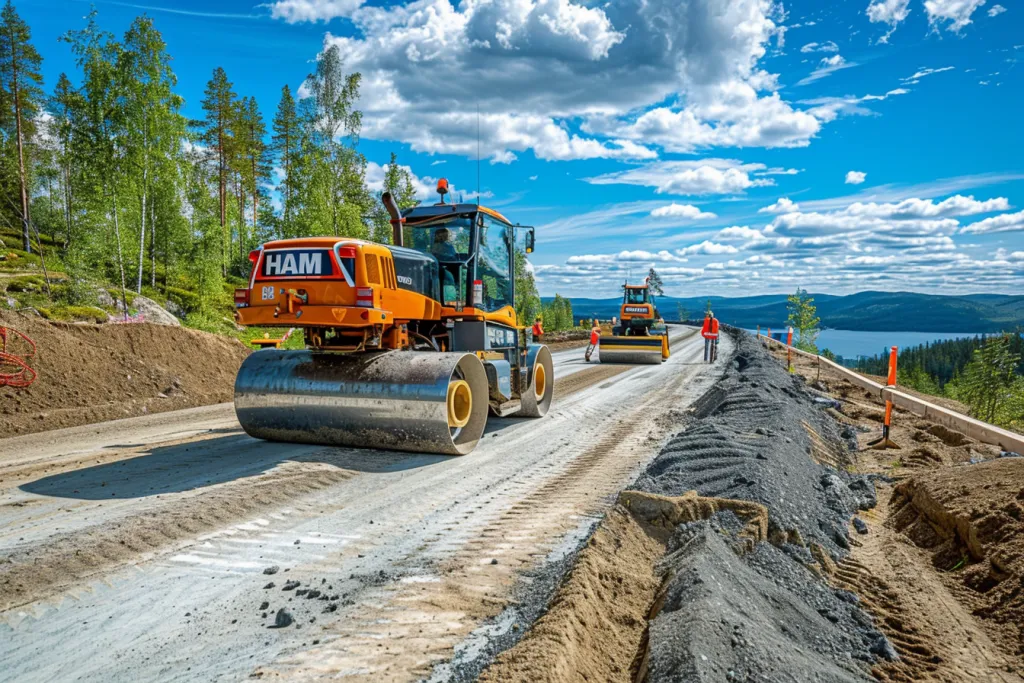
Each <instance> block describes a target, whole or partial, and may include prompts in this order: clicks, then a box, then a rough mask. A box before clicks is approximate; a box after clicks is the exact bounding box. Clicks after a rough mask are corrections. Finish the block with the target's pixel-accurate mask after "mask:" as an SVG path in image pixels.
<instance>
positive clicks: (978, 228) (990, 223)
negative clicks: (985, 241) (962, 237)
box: [960, 211, 1024, 235]
mask: <svg viewBox="0 0 1024 683" xmlns="http://www.w3.org/2000/svg"><path fill="white" fill-rule="evenodd" d="M1021 230H1024V211H1018V212H1017V213H1004V214H1001V215H999V216H993V217H992V218H986V219H984V220H981V221H978V222H977V223H971V224H970V225H968V226H965V227H963V228H962V229H961V230H960V233H961V234H974V235H983V234H985V233H990V232H1018V231H1021Z"/></svg>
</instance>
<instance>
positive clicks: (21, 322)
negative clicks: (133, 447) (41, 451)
mask: <svg viewBox="0 0 1024 683" xmlns="http://www.w3.org/2000/svg"><path fill="white" fill-rule="evenodd" d="M0 326H5V327H12V328H14V329H16V330H19V331H21V332H23V333H25V334H26V335H28V336H29V337H30V338H31V339H32V340H33V341H35V343H36V355H35V357H34V358H32V359H31V360H30V361H29V364H30V365H31V366H32V367H33V368H34V369H35V370H36V372H37V373H38V375H39V376H38V378H37V379H36V381H35V383H34V384H33V385H32V386H30V387H28V388H25V389H14V388H11V387H2V388H0V435H3V436H14V435H17V434H28V433H32V432H41V431H46V430H50V429H59V428H61V427H73V426H77V425H83V424H91V423H94V422H103V421H106V420H115V419H118V418H123V417H130V416H135V415H142V414H145V413H153V412H165V411H168V410H179V409H181V408H192V407H195V406H203V405H209V404H211V403H221V402H224V401H230V400H231V397H232V392H233V387H234V381H235V374H236V373H237V372H238V366H239V365H241V363H242V360H243V359H244V358H245V356H246V355H247V354H248V350H247V349H246V348H245V347H244V346H243V345H242V344H241V343H240V342H238V341H235V340H232V339H228V338H226V337H220V336H217V335H213V334H207V333H205V332H199V331H197V330H190V329H187V328H184V327H170V326H166V325H150V324H145V323H142V324H132V325H70V324H53V323H49V322H46V321H44V320H41V319H38V318H31V317H27V316H22V315H18V314H16V313H10V312H0ZM11 350H12V351H13V352H14V353H19V352H20V351H21V350H22V349H20V348H19V347H18V346H14V348H12V349H11Z"/></svg>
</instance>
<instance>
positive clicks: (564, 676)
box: [479, 506, 665, 683]
mask: <svg viewBox="0 0 1024 683" xmlns="http://www.w3.org/2000/svg"><path fill="white" fill-rule="evenodd" d="M664 549H665V546H664V545H663V544H661V543H659V542H658V541H656V540H654V539H653V538H651V537H650V536H649V535H647V534H646V533H645V532H644V530H643V529H642V528H641V526H640V525H639V524H638V523H637V522H636V520H635V519H634V518H633V517H632V516H631V515H630V514H629V512H627V511H626V510H625V509H624V508H623V507H621V506H618V507H616V508H614V509H613V510H612V511H611V512H610V513H608V516H607V517H606V518H605V520H604V522H603V523H602V524H601V526H600V527H598V529H597V531H595V532H594V535H593V536H592V537H591V538H590V541H589V543H588V545H587V546H586V547H585V548H584V549H583V551H582V552H581V553H580V555H579V558H578V559H577V562H576V565H575V567H574V569H573V571H572V573H571V574H570V575H569V577H568V578H567V580H566V581H565V583H564V584H563V585H562V586H561V588H560V589H559V591H558V593H557V594H556V595H555V598H554V599H553V600H552V602H551V605H550V608H549V609H548V612H547V614H545V615H544V616H543V617H541V618H540V620H539V621H538V622H537V623H536V624H535V625H534V626H533V628H532V629H531V630H530V632H529V633H527V634H526V636H525V637H524V638H523V640H522V641H520V642H519V644H518V645H517V646H515V647H514V648H512V649H510V650H506V651H505V652H504V653H502V654H501V655H500V656H499V657H498V659H497V660H496V661H495V663H494V664H492V665H491V666H490V667H489V668H488V669H487V670H486V671H484V672H483V674H482V675H481V676H480V678H479V680H480V681H524V682H526V681H530V682H531V683H533V682H535V681H536V682H539V681H550V682H556V681H557V682H563V681H564V682H568V681H609V682H612V681H621V682H622V683H627V682H629V681H633V680H634V676H633V668H634V665H635V664H634V659H635V658H636V654H637V652H638V651H639V650H640V648H641V641H642V639H643V637H644V634H645V630H646V623H647V614H648V610H649V609H650V606H651V603H652V602H654V598H655V594H656V592H657V590H658V587H659V586H660V585H661V577H660V576H659V575H658V573H657V572H656V571H655V563H656V562H657V559H658V558H659V557H661V554H662V553H663V552H664Z"/></svg>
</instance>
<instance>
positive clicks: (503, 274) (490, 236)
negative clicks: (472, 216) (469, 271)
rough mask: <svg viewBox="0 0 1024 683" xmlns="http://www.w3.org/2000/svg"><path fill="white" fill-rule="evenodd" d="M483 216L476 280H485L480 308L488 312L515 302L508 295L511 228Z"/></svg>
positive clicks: (478, 303)
mask: <svg viewBox="0 0 1024 683" xmlns="http://www.w3.org/2000/svg"><path fill="white" fill-rule="evenodd" d="M481 215H483V224H482V225H481V226H480V250H479V253H480V258H479V261H478V263H477V275H476V276H477V279H478V280H482V281H483V293H484V300H483V302H482V303H481V302H476V305H477V307H480V308H483V309H484V310H485V311H488V312H490V311H496V310H498V309H499V308H501V307H503V306H509V305H511V304H512V300H511V299H512V297H511V296H509V290H510V289H511V287H510V286H509V272H508V265H509V231H510V230H511V228H509V227H508V226H506V225H505V224H504V223H501V222H499V221H496V220H494V219H493V218H491V217H490V216H487V215H484V214H481Z"/></svg>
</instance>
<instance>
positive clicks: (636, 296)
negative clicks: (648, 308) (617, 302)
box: [626, 289, 647, 304]
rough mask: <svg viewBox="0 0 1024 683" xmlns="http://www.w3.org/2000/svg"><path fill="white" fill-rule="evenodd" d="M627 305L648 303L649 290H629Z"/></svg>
mask: <svg viewBox="0 0 1024 683" xmlns="http://www.w3.org/2000/svg"><path fill="white" fill-rule="evenodd" d="M626 303H627V304H645V303H647V290H646V289H627V290H626Z"/></svg>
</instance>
